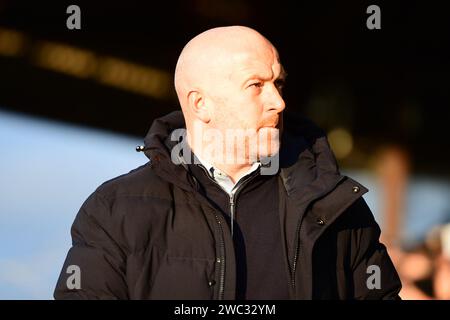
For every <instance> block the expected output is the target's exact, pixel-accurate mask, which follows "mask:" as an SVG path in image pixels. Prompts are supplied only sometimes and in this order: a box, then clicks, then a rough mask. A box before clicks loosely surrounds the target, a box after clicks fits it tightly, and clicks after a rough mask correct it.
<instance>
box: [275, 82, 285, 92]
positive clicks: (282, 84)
mask: <svg viewBox="0 0 450 320" xmlns="http://www.w3.org/2000/svg"><path fill="white" fill-rule="evenodd" d="M275 86H276V87H277V89H278V90H282V89H283V88H284V81H275Z"/></svg>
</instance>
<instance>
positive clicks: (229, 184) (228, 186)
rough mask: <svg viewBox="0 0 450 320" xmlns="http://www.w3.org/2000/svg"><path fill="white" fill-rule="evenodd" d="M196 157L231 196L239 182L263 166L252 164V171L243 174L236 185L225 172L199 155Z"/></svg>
mask: <svg viewBox="0 0 450 320" xmlns="http://www.w3.org/2000/svg"><path fill="white" fill-rule="evenodd" d="M195 157H197V159H198V160H199V161H200V163H201V164H202V165H203V166H204V167H205V168H206V170H207V171H208V174H209V176H210V177H211V178H213V179H214V180H215V181H216V182H217V183H218V184H219V185H220V186H221V187H222V188H223V189H224V190H225V191H226V192H227V193H228V194H229V195H230V196H231V195H232V194H233V193H234V188H235V187H236V185H237V184H238V183H239V181H240V180H241V179H242V178H243V177H245V176H247V175H249V174H250V173H252V172H253V171H255V170H257V169H258V168H259V167H260V165H261V163H260V162H254V163H253V164H252V166H251V167H250V169H249V170H248V171H247V172H245V173H243V174H242V175H241V176H240V177H239V178H238V179H237V181H236V183H234V182H233V180H231V178H230V177H229V176H228V175H227V174H226V173H225V172H223V171H221V170H220V169H218V168H215V167H214V166H213V165H212V164H211V163H209V162H208V161H206V160H204V159H202V158H201V157H199V156H198V155H195Z"/></svg>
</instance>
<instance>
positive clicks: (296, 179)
mask: <svg viewBox="0 0 450 320" xmlns="http://www.w3.org/2000/svg"><path fill="white" fill-rule="evenodd" d="M180 128H185V122H184V117H183V114H182V112H181V111H174V112H172V113H169V114H167V115H166V116H163V117H161V118H158V119H156V120H155V121H154V122H153V124H152V126H151V128H150V130H149V131H148V133H147V136H146V137H145V139H144V143H145V148H144V153H145V155H146V156H147V157H148V158H149V159H150V161H151V163H152V166H153V167H154V168H155V170H156V172H157V174H158V175H160V176H161V177H162V178H164V179H165V180H167V181H170V182H172V183H174V184H176V185H178V186H180V187H182V188H184V189H186V188H187V189H191V187H192V186H191V183H190V179H189V177H188V174H187V170H186V168H185V167H184V166H182V165H176V164H174V163H173V162H172V161H171V150H172V149H173V148H174V147H175V146H176V144H177V143H178V142H179V141H176V140H175V141H174V140H172V139H171V134H172V132H173V131H174V130H175V129H180ZM291 129H292V130H289V128H287V130H285V132H284V133H283V135H282V142H281V151H280V171H279V173H280V176H281V179H282V181H283V185H284V187H285V189H286V192H287V194H288V195H289V196H290V195H294V194H296V193H297V192H298V191H299V190H302V191H305V189H304V188H305V187H306V186H308V189H309V192H308V195H309V196H308V195H306V194H305V193H304V192H303V196H302V198H303V200H304V201H306V200H307V199H308V198H309V197H313V195H317V194H321V193H323V192H326V190H328V189H330V188H332V187H333V186H335V185H336V184H337V183H338V182H339V181H340V180H341V179H343V176H341V174H340V173H339V170H338V166H337V163H336V159H335V157H334V155H333V153H332V151H331V149H330V146H329V144H328V141H327V138H326V135H325V133H324V131H323V130H321V129H320V128H318V127H317V126H315V125H314V124H313V123H312V122H311V121H309V120H307V119H304V118H300V119H298V121H297V122H296V123H295V126H293V127H292V128H291Z"/></svg>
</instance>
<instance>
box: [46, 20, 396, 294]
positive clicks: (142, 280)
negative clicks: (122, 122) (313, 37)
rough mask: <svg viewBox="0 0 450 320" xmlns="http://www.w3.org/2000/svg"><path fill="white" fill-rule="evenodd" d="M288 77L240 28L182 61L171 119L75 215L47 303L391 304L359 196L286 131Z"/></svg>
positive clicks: (389, 275)
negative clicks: (137, 163) (136, 163)
mask: <svg viewBox="0 0 450 320" xmlns="http://www.w3.org/2000/svg"><path fill="white" fill-rule="evenodd" d="M285 78H286V73H285V71H284V69H283V66H282V65H281V62H280V58H279V55H278V52H277V50H276V49H275V47H274V46H273V45H272V44H271V43H270V42H269V41H268V40H267V39H266V38H265V37H263V36H262V35H261V34H259V33H258V32H256V31H255V30H253V29H250V28H247V27H242V26H231V27H222V28H215V29H211V30H207V31H205V32H203V33H201V34H200V35H198V36H196V37H195V38H193V39H192V40H191V41H190V42H189V43H188V44H187V45H186V46H185V47H184V49H183V50H182V52H181V54H180V56H179V59H178V63H177V66H176V71H175V88H176V91H177V95H178V99H179V102H180V106H181V112H180V111H176V112H173V113H171V114H168V115H167V116H165V117H162V118H160V119H157V120H155V121H154V123H153V125H152V126H151V128H150V131H149V133H148V135H147V137H146V138H145V146H144V147H141V148H140V149H139V150H140V151H144V153H145V155H146V156H147V157H148V158H149V161H148V163H146V164H145V165H143V166H141V167H139V168H137V169H135V170H133V171H131V172H130V173H128V174H125V175H122V176H120V177H117V178H115V179H112V180H110V181H108V182H105V183H104V184H102V185H101V186H100V187H99V188H98V189H97V190H96V191H95V192H94V193H93V194H92V195H91V196H90V197H89V198H88V199H87V200H86V201H85V202H84V204H83V205H82V207H81V209H80V211H79V213H78V215H77V217H76V219H75V221H74V223H73V226H72V238H73V246H72V248H71V249H70V251H69V253H68V255H67V258H66V261H65V263H64V266H63V268H62V272H61V275H60V277H59V280H58V283H57V286H56V289H55V294H54V296H55V298H56V299H238V300H244V299H246V300H248V299H280V300H281V299H398V298H399V297H398V292H399V291H400V288H401V284H400V281H399V278H398V275H397V273H396V270H395V268H394V266H393V264H392V262H391V260H390V258H389V256H388V253H387V251H386V248H385V247H384V245H383V244H381V243H380V242H379V236H380V229H379V227H378V225H377V223H376V222H375V220H374V218H373V215H372V213H371V211H370V209H369V208H368V206H367V204H366V202H365V201H364V199H363V198H362V195H363V194H364V193H366V192H367V191H368V190H367V189H366V188H365V187H363V186H362V185H361V184H359V183H358V182H356V181H354V180H352V179H351V178H349V177H346V176H343V175H341V174H340V172H339V169H338V167H337V164H336V160H335V158H334V156H333V153H332V151H331V150H330V147H329V145H328V142H327V139H326V136H325V134H324V132H323V131H322V130H320V129H319V128H317V127H316V126H314V125H313V124H312V123H311V122H310V121H307V120H305V119H299V122H298V124H297V125H296V126H295V127H294V128H291V129H292V130H290V131H289V130H284V128H283V118H282V115H283V110H284V109H285V102H284V100H283V98H282V87H283V83H284V81H285Z"/></svg>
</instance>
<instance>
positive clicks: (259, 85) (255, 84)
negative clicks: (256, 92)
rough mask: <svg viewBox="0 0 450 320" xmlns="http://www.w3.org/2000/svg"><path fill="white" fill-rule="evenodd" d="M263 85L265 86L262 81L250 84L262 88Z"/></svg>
mask: <svg viewBox="0 0 450 320" xmlns="http://www.w3.org/2000/svg"><path fill="white" fill-rule="evenodd" d="M262 86H263V83H262V82H255V83H252V84H250V86H249V87H255V88H261V87H262Z"/></svg>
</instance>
